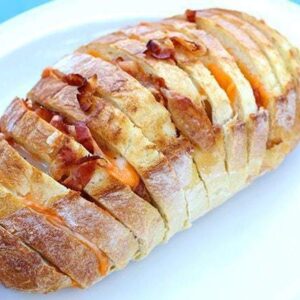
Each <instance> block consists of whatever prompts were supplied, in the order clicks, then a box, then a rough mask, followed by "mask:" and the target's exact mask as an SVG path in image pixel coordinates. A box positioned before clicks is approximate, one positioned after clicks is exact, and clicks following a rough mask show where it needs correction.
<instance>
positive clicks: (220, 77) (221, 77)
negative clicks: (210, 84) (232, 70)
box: [207, 64, 236, 105]
mask: <svg viewBox="0 0 300 300" xmlns="http://www.w3.org/2000/svg"><path fill="white" fill-rule="evenodd" d="M207 67H208V69H209V70H210V71H211V73H212V74H213V76H214V77H215V79H216V80H217V82H218V83H219V85H220V86H221V88H222V89H223V90H224V91H225V92H226V94H227V96H228V98H229V100H230V102H231V105H233V104H234V101H235V97H236V87H235V84H234V82H233V81H232V79H231V78H230V76H229V75H228V74H226V73H225V72H224V71H223V70H221V69H220V68H219V67H218V66H217V65H214V64H210V65H208V66H207Z"/></svg>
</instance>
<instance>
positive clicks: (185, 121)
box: [162, 89, 215, 150]
mask: <svg viewBox="0 0 300 300" xmlns="http://www.w3.org/2000/svg"><path fill="white" fill-rule="evenodd" d="M162 92H163V94H164V96H165V97H166V99H167V100H168V110H169V111H170V112H171V115H172V117H173V120H174V123H175V124H176V127H178V129H179V130H180V131H181V132H182V133H183V134H184V135H185V136H187V137H188V138H189V139H190V140H191V142H193V143H194V144H195V145H197V146H199V147H200V148H202V149H204V150H209V149H210V148H211V147H212V146H213V144H214V142H215V138H214V131H213V127H212V124H211V122H210V120H209V118H208V116H207V114H206V112H205V109H204V108H202V107H196V106H195V105H194V104H193V103H192V101H191V100H190V99H188V98H186V97H184V96H181V95H179V94H177V93H176V92H174V91H170V90H167V89H162Z"/></svg>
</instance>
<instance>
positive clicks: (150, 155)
mask: <svg viewBox="0 0 300 300" xmlns="http://www.w3.org/2000/svg"><path fill="white" fill-rule="evenodd" d="M71 88H73V87H66V88H64V89H62V90H61V91H60V92H59V93H58V94H56V95H55V96H54V97H52V98H47V100H46V101H45V100H43V99H39V98H38V97H37V94H39V93H40V92H38V93H37V94H35V91H37V90H39V86H38V85H37V86H36V87H35V88H34V89H33V90H32V91H31V92H30V93H29V95H30V96H32V99H33V100H34V101H37V102H39V103H40V104H42V105H44V106H46V107H48V108H51V109H53V110H56V111H59V112H60V113H61V115H63V116H64V117H66V118H67V119H68V120H69V121H71V122H72V121H73V122H74V121H78V119H76V118H77V117H76V116H78V115H79V114H81V115H84V114H82V113H80V112H81V110H80V107H79V106H78V105H77V104H76V103H77V99H76V94H77V92H76V90H73V94H71V93H70V90H71ZM66 89H68V90H67V91H66ZM94 100H95V102H96V103H97V107H98V110H97V114H96V115H92V114H91V115H90V116H89V117H87V116H85V115H84V117H83V118H85V121H86V124H87V126H88V127H89V128H90V130H91V132H92V134H93V136H94V138H95V140H96V141H97V142H98V143H99V144H100V145H101V144H102V145H103V144H104V145H107V146H109V147H110V148H112V149H113V150H116V151H117V152H119V153H120V154H121V155H122V156H123V157H124V158H126V159H127V161H128V162H129V163H130V164H131V165H132V166H133V167H134V168H135V169H136V171H137V172H138V173H139V175H140V176H141V178H142V179H143V180H144V183H145V185H146V187H147V189H148V191H149V192H150V194H151V196H152V198H153V200H154V201H155V202H156V204H157V207H158V208H159V209H162V210H166V211H164V212H163V213H164V214H166V215H168V214H170V215H173V214H174V215H175V212H177V213H178V215H177V217H176V219H175V220H172V222H173V223H172V224H170V235H172V234H173V233H175V232H176V231H177V230H180V229H182V228H183V227H184V224H185V222H186V220H187V211H186V202H185V199H184V195H183V191H182V190H181V189H180V186H179V184H178V180H177V178H176V175H175V172H174V171H173V170H172V168H171V167H170V165H169V163H168V161H167V159H166V157H165V156H163V155H162V154H161V153H160V152H158V151H157V149H156V146H155V145H154V144H153V143H151V142H149V141H148V140H147V139H146V138H145V137H144V136H143V134H142V132H141V131H140V130H139V129H138V128H136V127H135V126H134V125H133V124H132V123H131V121H130V120H129V119H128V117H126V116H125V115H124V114H123V113H122V112H121V111H119V110H117V109H116V108H114V107H113V106H112V105H111V104H110V103H108V102H107V101H105V100H103V99H101V98H95V99H94ZM70 107H72V110H71V113H70ZM73 112H74V113H73ZM164 165H165V169H168V172H169V173H168V174H166V173H164V172H162V175H161V176H160V178H159V180H156V181H153V182H152V183H151V185H150V184H149V185H147V183H146V182H145V181H146V180H147V178H143V176H144V174H146V173H148V174H149V171H148V170H151V169H152V168H156V166H159V167H160V166H161V167H163V166H164ZM156 169H157V168H156ZM153 176H154V175H153ZM155 176H158V175H155ZM164 176H166V177H167V178H166V180H167V181H168V182H169V185H168V186H170V185H171V186H172V193H170V190H168V192H166V193H164V194H165V197H161V194H160V193H158V192H157V191H158V190H164V189H165V187H164V185H162V184H161V183H160V179H162V178H161V177H164ZM151 189H153V191H152V190H151Z"/></svg>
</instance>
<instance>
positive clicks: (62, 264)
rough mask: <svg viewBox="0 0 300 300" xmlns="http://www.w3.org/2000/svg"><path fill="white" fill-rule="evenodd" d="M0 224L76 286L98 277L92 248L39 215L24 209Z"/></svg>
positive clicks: (96, 259)
mask: <svg viewBox="0 0 300 300" xmlns="http://www.w3.org/2000/svg"><path fill="white" fill-rule="evenodd" d="M0 224H1V225H2V226H3V227H4V228H5V229H6V230H8V231H9V232H10V233H12V234H14V235H15V236H17V237H18V238H20V239H21V240H22V241H24V242H25V243H26V244H28V245H29V246H30V247H31V248H33V249H35V250H36V251H38V252H39V253H41V254H42V255H43V256H44V257H45V258H46V259H47V260H48V261H50V262H51V263H53V264H54V265H55V266H56V267H57V268H59V269H60V270H61V271H62V272H64V273H65V274H67V275H69V276H70V277H71V278H72V279H73V280H74V281H75V282H76V283H77V284H78V285H79V286H81V287H88V286H90V285H91V284H93V283H95V282H96V281H97V280H99V278H100V277H101V274H100V270H99V259H98V257H97V256H96V255H95V253H94V252H93V250H91V249H90V248H89V247H88V246H86V245H84V244H83V243H81V242H80V241H79V240H77V239H76V238H75V237H73V236H72V235H71V234H70V233H69V232H68V231H66V230H65V229H62V228H60V227H57V226H54V225H53V224H51V223H50V222H49V221H47V219H46V218H45V217H43V216H42V215H40V214H37V213H35V212H33V211H32V210H30V209H27V208H23V209H21V210H19V211H17V212H15V213H14V214H12V215H10V216H8V217H6V218H2V219H1V220H0Z"/></svg>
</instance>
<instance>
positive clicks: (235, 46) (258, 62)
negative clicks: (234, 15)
mask: <svg viewBox="0 0 300 300" xmlns="http://www.w3.org/2000/svg"><path fill="white" fill-rule="evenodd" d="M194 17H195V18H194V19H195V20H196V23H197V26H199V27H200V28H202V29H205V30H206V31H208V32H210V33H211V34H213V35H214V36H216V37H217V38H218V39H219V40H220V41H221V42H222V44H223V45H224V46H225V47H226V49H227V50H228V51H229V52H230V53H231V54H232V55H233V56H234V57H235V59H236V60H237V63H238V65H239V68H240V69H241V71H242V73H243V74H244V75H245V77H246V78H247V79H248V80H249V81H250V83H251V85H252V88H253V89H254V92H255V95H256V100H257V102H258V105H259V106H263V107H267V108H268V110H269V113H270V133H269V141H268V155H267V156H266V159H265V161H264V167H263V169H264V170H267V169H269V168H273V167H275V166H276V165H278V164H279V163H280V162H281V160H282V159H283V157H284V155H285V154H284V153H286V152H287V151H288V145H287V144H286V143H284V140H285V138H286V133H287V131H288V130H289V129H290V128H291V126H292V125H293V122H294V121H293V120H294V111H293V110H291V107H290V105H289V102H288V101H287V100H286V96H287V95H286V93H282V89H281V86H280V84H279V83H278V81H277V78H276V77H275V75H274V74H273V72H272V68H271V66H270V64H269V61H268V60H267V59H266V57H265V56H264V55H263V53H262V52H261V50H260V49H259V47H258V46H257V44H256V43H255V42H254V41H253V40H252V39H251V38H250V37H249V36H248V35H246V34H245V33H244V32H243V31H242V30H241V29H239V28H238V27H237V26H235V25H234V24H232V23H230V22H228V21H227V20H225V19H224V18H221V17H220V16H217V15H213V14H212V13H210V12H209V11H205V10H204V11H197V12H195V16H194Z"/></svg>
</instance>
